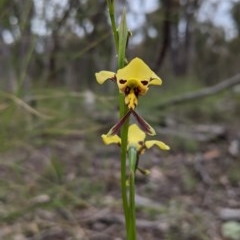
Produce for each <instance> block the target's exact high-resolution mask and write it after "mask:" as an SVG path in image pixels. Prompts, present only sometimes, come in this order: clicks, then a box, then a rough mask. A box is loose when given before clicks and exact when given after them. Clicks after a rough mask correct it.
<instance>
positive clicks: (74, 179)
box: [0, 131, 240, 240]
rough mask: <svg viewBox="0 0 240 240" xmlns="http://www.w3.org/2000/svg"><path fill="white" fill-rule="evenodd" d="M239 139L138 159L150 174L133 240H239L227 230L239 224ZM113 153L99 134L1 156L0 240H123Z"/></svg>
mask: <svg viewBox="0 0 240 240" xmlns="http://www.w3.org/2000/svg"><path fill="white" fill-rule="evenodd" d="M237 136H238V133H237V132H234V131H232V132H231V131H226V132H225V133H224V136H221V138H216V139H211V140H209V141H204V142H201V143H200V144H199V145H198V149H197V150H196V151H184V148H181V147H178V148H175V147H174V146H173V147H172V150H171V151H169V152H161V151H159V150H158V149H155V148H154V149H152V150H149V151H148V152H146V154H145V155H143V156H142V157H141V159H140V166H141V167H143V168H146V169H149V170H150V172H151V173H150V174H149V175H147V176H144V175H142V174H140V173H137V179H136V186H137V187H136V192H137V195H136V205H137V209H136V211H137V233H138V240H145V239H149V240H150V239H151V240H159V239H163V240H165V239H171V240H175V239H176V240H205V239H211V240H221V239H234V240H235V239H239V238H234V237H231V234H230V235H229V234H227V233H226V231H225V230H224V229H225V227H224V226H226V223H233V222H234V223H236V224H238V221H239V220H240V216H239V215H240V214H239V209H240V202H239V199H240V161H239V160H240V159H239V139H238V138H237ZM43 138H45V142H46V138H47V137H46V136H43ZM163 138H164V141H165V142H168V140H169V139H168V138H166V137H163ZM169 141H171V139H170V140H169ZM182 141H185V140H184V139H182ZM118 153H119V149H118V147H117V146H105V145H103V143H102V142H101V139H100V133H93V134H92V135H91V136H87V137H86V136H75V137H72V136H69V137H58V138H51V139H49V141H47V144H46V143H45V144H39V146H36V145H35V146H34V147H33V146H32V145H31V143H29V144H25V145H22V146H18V147H16V148H15V149H14V150H12V151H7V152H5V153H1V164H0V190H1V191H0V212H1V214H0V219H1V225H0V238H1V239H3V240H5V239H6V240H7V239H13V240H24V239H26V240H61V239H63V240H68V239H74V240H75V239H80V240H93V239H97V240H101V239H103V240H108V239H109V240H120V239H125V238H124V235H125V233H124V231H125V230H124V223H123V212H122V205H121V195H120V162H119V157H118ZM229 236H230V237H229Z"/></svg>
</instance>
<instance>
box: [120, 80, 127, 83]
mask: <svg viewBox="0 0 240 240" xmlns="http://www.w3.org/2000/svg"><path fill="white" fill-rule="evenodd" d="M126 82H127V80H123V79H120V80H119V83H121V84H124V83H126Z"/></svg>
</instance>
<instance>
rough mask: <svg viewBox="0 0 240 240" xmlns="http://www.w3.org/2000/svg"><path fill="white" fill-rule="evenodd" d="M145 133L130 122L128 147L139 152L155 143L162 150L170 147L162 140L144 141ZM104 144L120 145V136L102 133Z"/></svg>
mask: <svg viewBox="0 0 240 240" xmlns="http://www.w3.org/2000/svg"><path fill="white" fill-rule="evenodd" d="M145 138H146V134H145V133H144V132H143V131H142V130H141V129H140V128H139V127H138V125H137V124H132V125H130V126H129V129H128V149H129V148H130V147H134V148H136V150H137V151H138V152H139V154H141V153H143V152H144V150H145V149H148V148H151V147H152V146H154V145H156V146H158V147H159V148H160V149H162V150H169V149H170V147H169V146H168V145H166V144H165V143H164V142H161V141H158V140H150V141H145ZM102 139H103V141H104V143H105V144H107V145H109V144H112V143H115V144H118V145H121V138H120V137H119V136H118V135H113V136H112V135H105V134H103V135H102Z"/></svg>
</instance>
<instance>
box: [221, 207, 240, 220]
mask: <svg viewBox="0 0 240 240" xmlns="http://www.w3.org/2000/svg"><path fill="white" fill-rule="evenodd" d="M218 215H219V217H220V219H221V220H224V221H240V209H234V208H220V209H219V210H218Z"/></svg>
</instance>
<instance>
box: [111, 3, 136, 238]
mask: <svg viewBox="0 0 240 240" xmlns="http://www.w3.org/2000/svg"><path fill="white" fill-rule="evenodd" d="M107 3H108V9H109V16H110V20H111V26H112V31H113V36H114V41H115V46H116V50H117V54H118V69H120V68H123V67H124V65H125V54H126V46H127V39H128V30H127V24H126V13H125V11H124V12H123V15H122V19H121V23H120V26H119V31H117V28H116V22H115V11H114V0H107ZM119 108H120V118H122V117H123V116H124V115H125V114H126V113H127V110H128V109H127V107H126V105H125V97H124V94H122V93H120V94H119ZM128 125H129V121H126V122H125V123H124V125H123V126H122V129H121V194H122V203H123V209H124V216H125V226H126V235H127V239H128V240H132V239H131V235H130V230H131V223H130V221H131V219H130V217H129V203H128V197H127V186H126V157H127V138H128Z"/></svg>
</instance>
